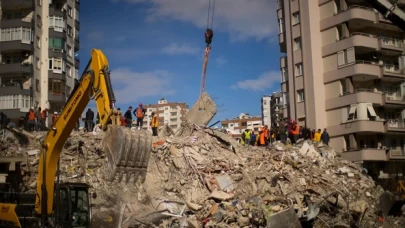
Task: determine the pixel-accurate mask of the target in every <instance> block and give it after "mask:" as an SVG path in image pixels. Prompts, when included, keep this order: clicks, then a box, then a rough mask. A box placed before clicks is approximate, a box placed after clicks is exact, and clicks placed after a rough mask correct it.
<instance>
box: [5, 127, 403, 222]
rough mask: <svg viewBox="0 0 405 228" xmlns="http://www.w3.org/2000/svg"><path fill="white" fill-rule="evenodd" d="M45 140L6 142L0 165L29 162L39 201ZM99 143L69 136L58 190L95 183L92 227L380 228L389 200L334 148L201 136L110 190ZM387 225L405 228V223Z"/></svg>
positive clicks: (185, 139) (167, 140)
mask: <svg viewBox="0 0 405 228" xmlns="http://www.w3.org/2000/svg"><path fill="white" fill-rule="evenodd" d="M45 134H46V133H45V132H42V133H33V135H29V134H28V135H29V142H28V144H27V145H19V144H18V143H17V140H16V139H15V138H13V136H12V135H9V137H5V138H3V141H2V142H3V143H2V144H1V145H2V146H1V150H2V151H1V155H3V156H15V155H18V154H20V155H23V156H25V157H26V159H24V160H25V162H23V165H22V168H23V170H24V171H25V173H24V175H25V176H24V191H35V186H36V170H37V165H38V162H39V149H40V143H41V141H42V140H43V139H44V137H45ZM167 135H169V134H167ZM183 135H184V134H183ZM103 137H104V135H103V132H99V133H97V134H95V133H83V132H72V135H71V137H70V139H69V140H68V141H67V142H66V144H65V148H64V150H63V154H62V156H61V163H60V164H61V165H60V168H61V180H62V181H66V182H86V183H89V184H90V185H91V186H92V189H91V191H92V192H96V193H97V198H96V199H92V205H93V209H92V214H93V227H114V228H115V227H142V226H144V227H154V226H156V227H158V226H160V227H266V226H267V227H301V226H303V227H307V226H308V227H311V226H313V227H380V226H383V223H382V221H383V220H382V219H381V217H379V215H380V212H379V205H378V202H379V196H380V194H381V193H382V192H383V190H382V189H381V188H380V187H378V186H375V184H374V181H373V180H372V179H371V178H370V177H369V176H367V175H364V174H362V171H361V170H360V169H359V168H358V167H356V166H355V165H354V164H353V163H351V162H348V161H344V160H341V159H340V158H338V157H336V154H335V152H334V150H333V149H332V148H329V147H325V146H322V145H312V143H311V142H301V143H299V144H297V146H290V145H288V146H285V145H283V144H281V143H277V142H276V143H274V144H273V145H271V146H270V147H269V148H262V147H251V146H242V145H239V144H237V142H236V141H234V139H232V138H230V137H229V136H228V135H226V134H224V133H221V132H219V131H214V130H208V129H200V128H196V129H194V130H193V132H192V134H191V135H190V134H187V136H178V137H174V136H170V137H168V136H167V137H157V138H155V139H154V144H153V148H154V150H153V153H152V155H151V157H150V161H149V167H148V174H147V177H146V181H145V182H144V183H139V182H137V183H128V184H125V183H109V182H106V181H105V180H104V173H106V172H108V170H107V166H106V165H105V164H106V157H105V154H104V153H103V151H102V150H101V148H102V140H103ZM20 141H21V140H20ZM81 142H83V143H84V144H83V146H81V144H82V143H81ZM385 223H386V224H385V225H384V227H405V223H404V219H403V217H402V218H395V219H392V218H386V219H385ZM387 223H388V224H389V225H388V226H387Z"/></svg>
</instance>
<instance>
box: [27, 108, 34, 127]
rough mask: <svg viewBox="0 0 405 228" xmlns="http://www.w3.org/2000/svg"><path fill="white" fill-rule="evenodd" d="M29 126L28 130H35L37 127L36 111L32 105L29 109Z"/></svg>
mask: <svg viewBox="0 0 405 228" xmlns="http://www.w3.org/2000/svg"><path fill="white" fill-rule="evenodd" d="M27 126H28V131H33V130H34V129H35V112H34V108H32V107H31V108H30V110H29V111H28V118H27Z"/></svg>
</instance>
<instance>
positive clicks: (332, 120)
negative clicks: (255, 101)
mask: <svg viewBox="0 0 405 228" xmlns="http://www.w3.org/2000/svg"><path fill="white" fill-rule="evenodd" d="M277 16H278V24H279V46H280V51H281V52H283V53H285V54H286V55H285V56H284V57H282V58H281V59H280V69H281V74H282V82H281V88H282V93H283V95H284V97H286V100H285V102H286V106H285V108H283V115H284V117H286V116H288V117H291V118H292V119H296V120H298V121H299V124H300V125H306V126H308V127H310V128H312V129H318V128H321V129H323V128H327V130H328V132H329V135H330V136H331V140H330V146H332V147H333V148H335V149H336V150H337V151H339V152H342V155H343V158H345V159H348V160H351V161H354V162H364V161H369V162H377V163H378V162H386V161H401V160H404V159H405V151H404V147H405V125H404V118H405V96H404V95H405V61H404V60H405V56H404V54H403V53H404V51H405V45H404V33H403V32H402V30H400V29H399V28H398V27H397V26H395V25H394V24H392V23H391V22H390V21H389V20H387V19H385V18H384V16H383V15H381V14H380V13H379V12H378V11H377V10H375V9H374V8H371V7H370V6H369V5H368V4H367V1H364V0H278V10H277Z"/></svg>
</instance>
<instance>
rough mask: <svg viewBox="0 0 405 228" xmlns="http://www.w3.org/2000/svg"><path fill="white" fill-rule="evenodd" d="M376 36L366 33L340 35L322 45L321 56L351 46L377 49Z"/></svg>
mask: <svg viewBox="0 0 405 228" xmlns="http://www.w3.org/2000/svg"><path fill="white" fill-rule="evenodd" d="M378 42H379V41H378V39H377V37H376V36H373V35H371V34H366V33H358V32H356V33H352V34H350V36H349V37H342V38H340V39H339V40H337V41H336V43H331V44H328V45H326V46H323V47H322V56H328V55H331V54H333V53H336V52H338V51H341V50H344V49H348V48H351V47H365V48H370V49H373V50H378V49H379V43H378Z"/></svg>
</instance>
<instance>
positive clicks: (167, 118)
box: [143, 98, 188, 130]
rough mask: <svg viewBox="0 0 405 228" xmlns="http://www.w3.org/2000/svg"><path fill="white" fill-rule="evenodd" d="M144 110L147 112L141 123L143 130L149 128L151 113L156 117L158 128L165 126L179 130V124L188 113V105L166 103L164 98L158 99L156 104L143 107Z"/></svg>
mask: <svg viewBox="0 0 405 228" xmlns="http://www.w3.org/2000/svg"><path fill="white" fill-rule="evenodd" d="M144 108H145V109H146V111H147V112H146V117H145V118H144V122H143V128H145V129H147V128H149V126H150V121H151V120H152V117H151V115H152V112H154V113H156V115H158V118H159V126H160V127H161V126H163V125H166V124H167V125H169V126H170V127H171V128H172V129H173V130H177V129H179V128H180V125H181V122H182V121H183V120H184V118H185V116H186V115H187V113H188V105H187V104H186V103H185V102H183V103H178V102H168V101H167V100H166V99H165V98H162V99H160V100H159V101H158V103H157V104H147V105H144Z"/></svg>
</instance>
